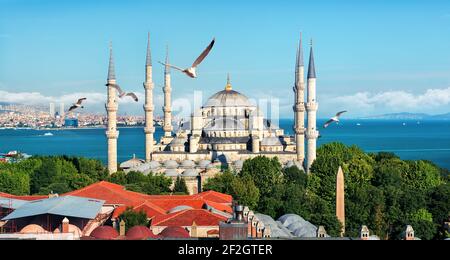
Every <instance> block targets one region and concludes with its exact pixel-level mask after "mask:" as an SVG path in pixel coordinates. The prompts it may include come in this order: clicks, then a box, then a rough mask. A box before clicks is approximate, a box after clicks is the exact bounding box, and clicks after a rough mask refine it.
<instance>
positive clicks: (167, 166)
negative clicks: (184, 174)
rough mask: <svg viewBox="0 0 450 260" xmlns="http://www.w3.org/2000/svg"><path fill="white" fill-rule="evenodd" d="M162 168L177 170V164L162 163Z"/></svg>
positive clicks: (172, 162)
mask: <svg viewBox="0 0 450 260" xmlns="http://www.w3.org/2000/svg"><path fill="white" fill-rule="evenodd" d="M164 167H166V168H167V169H176V168H178V163H177V162H176V161H174V160H167V161H165V162H164Z"/></svg>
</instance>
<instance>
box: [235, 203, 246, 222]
mask: <svg viewBox="0 0 450 260" xmlns="http://www.w3.org/2000/svg"><path fill="white" fill-rule="evenodd" d="M234 214H235V220H236V221H239V222H243V221H244V207H243V206H242V205H235V206H234Z"/></svg>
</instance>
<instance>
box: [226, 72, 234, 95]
mask: <svg viewBox="0 0 450 260" xmlns="http://www.w3.org/2000/svg"><path fill="white" fill-rule="evenodd" d="M232 89H233V88H232V87H231V81H230V73H228V74H227V85H226V86H225V90H226V91H231V90H232Z"/></svg>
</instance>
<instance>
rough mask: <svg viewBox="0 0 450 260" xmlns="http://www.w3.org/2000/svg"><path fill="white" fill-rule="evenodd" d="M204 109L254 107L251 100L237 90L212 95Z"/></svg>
mask: <svg viewBox="0 0 450 260" xmlns="http://www.w3.org/2000/svg"><path fill="white" fill-rule="evenodd" d="M204 107H254V105H253V104H252V103H251V102H250V100H249V99H248V98H247V97H246V96H245V95H243V94H241V93H239V92H237V91H235V90H222V91H219V92H217V93H216V94H214V95H212V96H211V97H210V98H209V99H208V100H207V101H206V103H205V105H204Z"/></svg>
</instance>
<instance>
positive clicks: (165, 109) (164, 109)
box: [162, 107, 172, 113]
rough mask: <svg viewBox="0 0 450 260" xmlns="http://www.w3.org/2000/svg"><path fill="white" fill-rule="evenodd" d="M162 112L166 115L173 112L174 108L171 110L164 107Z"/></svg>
mask: <svg viewBox="0 0 450 260" xmlns="http://www.w3.org/2000/svg"><path fill="white" fill-rule="evenodd" d="M162 110H163V112H164V113H170V112H172V108H170V107H163V108H162Z"/></svg>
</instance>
